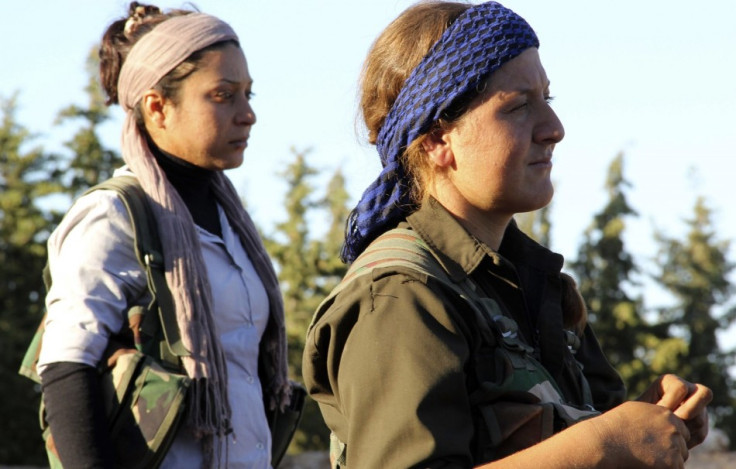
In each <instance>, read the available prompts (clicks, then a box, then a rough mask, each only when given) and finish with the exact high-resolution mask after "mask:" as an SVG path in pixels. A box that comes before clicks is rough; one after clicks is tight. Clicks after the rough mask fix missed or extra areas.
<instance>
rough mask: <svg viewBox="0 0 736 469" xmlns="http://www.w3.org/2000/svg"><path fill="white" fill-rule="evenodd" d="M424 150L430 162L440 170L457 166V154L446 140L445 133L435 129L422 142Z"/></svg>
mask: <svg viewBox="0 0 736 469" xmlns="http://www.w3.org/2000/svg"><path fill="white" fill-rule="evenodd" d="M422 149H423V150H424V151H425V152H426V153H427V156H429V160H430V161H431V162H432V163H433V164H434V165H435V166H439V167H440V168H446V167H449V166H453V165H454V164H455V154H454V153H453V152H452V146H451V145H450V144H449V142H448V140H447V139H446V138H445V132H443V131H441V130H439V129H435V130H433V131H431V132H430V133H429V134H428V135H427V136H426V137H424V140H422Z"/></svg>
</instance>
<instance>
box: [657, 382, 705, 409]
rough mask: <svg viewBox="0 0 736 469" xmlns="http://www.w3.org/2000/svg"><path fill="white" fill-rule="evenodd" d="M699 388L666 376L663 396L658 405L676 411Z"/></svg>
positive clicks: (662, 384)
mask: <svg viewBox="0 0 736 469" xmlns="http://www.w3.org/2000/svg"><path fill="white" fill-rule="evenodd" d="M696 390H697V387H696V386H695V385H694V384H693V383H690V382H688V381H685V380H684V379H682V378H680V377H679V376H675V375H665V376H663V377H662V382H661V393H662V394H661V396H660V399H659V401H658V402H657V405H659V406H662V407H665V408H667V409H670V410H672V411H674V410H675V409H677V408H678V407H680V404H682V402H683V401H684V400H685V399H687V397H688V396H689V395H690V394H691V393H693V392H696Z"/></svg>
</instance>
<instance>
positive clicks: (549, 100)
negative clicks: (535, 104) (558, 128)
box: [544, 96, 555, 104]
mask: <svg viewBox="0 0 736 469" xmlns="http://www.w3.org/2000/svg"><path fill="white" fill-rule="evenodd" d="M544 100H545V101H547V104H552V101H554V100H555V97H554V96H545V97H544Z"/></svg>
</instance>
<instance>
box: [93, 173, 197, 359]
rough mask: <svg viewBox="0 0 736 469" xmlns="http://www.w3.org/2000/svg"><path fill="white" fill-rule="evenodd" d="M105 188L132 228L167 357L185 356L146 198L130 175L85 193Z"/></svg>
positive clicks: (104, 183)
mask: <svg viewBox="0 0 736 469" xmlns="http://www.w3.org/2000/svg"><path fill="white" fill-rule="evenodd" d="M105 189H107V190H113V191H115V192H117V193H118V194H119V195H120V198H121V200H122V201H123V204H124V205H125V208H126V210H127V211H128V216H129V217H130V223H131V225H132V226H133V233H134V238H135V253H136V257H137V258H138V262H140V264H141V266H143V268H144V269H145V270H146V277H147V279H148V290H149V291H150V292H151V296H152V297H153V302H152V303H151V307H149V311H156V310H158V312H159V317H160V319H161V321H160V324H161V328H162V330H163V333H164V337H165V339H166V343H167V344H168V348H169V351H170V352H171V354H173V355H174V356H176V357H183V356H188V355H189V352H188V351H187V349H186V347H184V344H183V342H182V340H181V333H180V332H179V325H178V323H177V321H176V309H175V308H174V300H173V298H172V296H171V291H170V290H169V286H168V284H167V283H166V277H165V269H164V259H163V254H162V252H161V240H160V238H159V236H158V228H157V224H156V220H155V218H154V216H153V211H152V210H151V206H150V204H149V202H148V199H147V197H148V196H147V195H146V193H145V192H144V191H143V188H142V187H141V185H140V183H139V182H138V179H137V178H135V177H134V176H121V177H115V178H111V179H108V180H106V181H103V182H101V183H100V184H97V185H96V186H94V187H92V188H90V189H89V190H88V191H87V193H89V192H92V191H94V190H105ZM154 303H155V304H154ZM145 326H148V327H149V328H151V327H154V328H155V327H156V324H155V321H152V320H151V319H149V320H148V321H146V322H145V323H144V327H145ZM162 352H165V351H162ZM162 355H164V356H163V357H161V358H162V359H165V360H167V361H171V360H172V359H174V357H170V356H169V354H167V353H162Z"/></svg>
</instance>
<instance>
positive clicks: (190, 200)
mask: <svg viewBox="0 0 736 469" xmlns="http://www.w3.org/2000/svg"><path fill="white" fill-rule="evenodd" d="M149 145H150V147H151V151H152V153H153V155H154V157H155V158H156V161H157V162H158V165H159V166H160V167H161V170H162V171H163V172H164V174H166V177H167V179H168V180H169V182H170V183H171V185H172V186H174V189H176V191H177V192H178V193H179V196H180V197H181V198H182V200H183V201H184V204H185V205H186V206H187V208H188V209H189V213H190V214H191V216H192V219H193V220H194V223H195V224H196V225H198V226H200V227H202V228H204V229H205V230H207V231H209V232H210V233H212V234H215V235H217V236H220V237H222V228H221V226H220V214H219V212H218V210H217V200H216V199H215V195H214V193H213V191H212V184H213V182H214V178H215V175H216V174H217V173H216V172H215V171H211V170H209V169H205V168H201V167H199V166H195V165H193V164H191V163H189V162H187V161H184V160H182V159H181V158H179V157H177V156H175V155H172V154H169V153H166V152H164V151H163V150H161V149H160V148H157V147H156V146H155V145H154V144H151V143H150V142H149Z"/></svg>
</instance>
